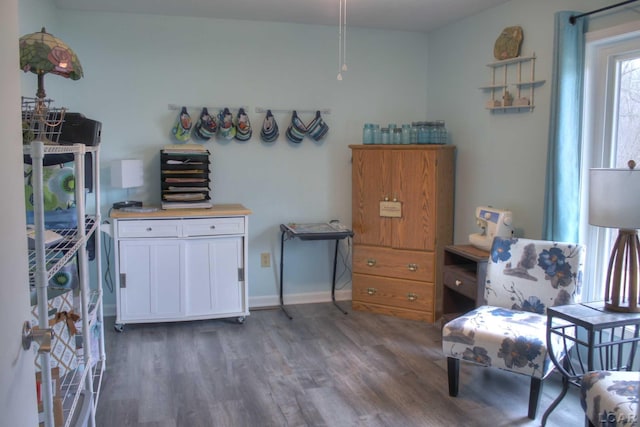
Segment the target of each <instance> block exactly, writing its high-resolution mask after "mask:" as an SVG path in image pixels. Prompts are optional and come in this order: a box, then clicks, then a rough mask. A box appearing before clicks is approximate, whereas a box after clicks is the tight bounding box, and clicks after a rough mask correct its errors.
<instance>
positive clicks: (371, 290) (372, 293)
mask: <svg viewBox="0 0 640 427" xmlns="http://www.w3.org/2000/svg"><path fill="white" fill-rule="evenodd" d="M367 293H368V294H369V295H375V294H376V288H367Z"/></svg>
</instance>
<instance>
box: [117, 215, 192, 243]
mask: <svg viewBox="0 0 640 427" xmlns="http://www.w3.org/2000/svg"><path fill="white" fill-rule="evenodd" d="M180 228H181V227H180V220H152V219H150V220H131V221H118V237H119V238H121V239H122V238H128V237H180Z"/></svg>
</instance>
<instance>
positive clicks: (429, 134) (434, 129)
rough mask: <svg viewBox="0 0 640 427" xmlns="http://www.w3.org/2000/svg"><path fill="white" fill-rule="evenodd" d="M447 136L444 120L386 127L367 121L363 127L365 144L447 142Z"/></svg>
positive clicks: (391, 124)
mask: <svg viewBox="0 0 640 427" xmlns="http://www.w3.org/2000/svg"><path fill="white" fill-rule="evenodd" d="M447 138H448V134H447V128H446V127H445V123H444V120H436V121H434V122H412V123H411V124H410V125H409V124H403V125H402V126H401V127H398V126H397V125H396V124H394V123H390V124H389V125H388V127H386V128H381V127H380V125H378V124H375V123H365V125H364V128H363V129H362V143H363V144H446V143H447Z"/></svg>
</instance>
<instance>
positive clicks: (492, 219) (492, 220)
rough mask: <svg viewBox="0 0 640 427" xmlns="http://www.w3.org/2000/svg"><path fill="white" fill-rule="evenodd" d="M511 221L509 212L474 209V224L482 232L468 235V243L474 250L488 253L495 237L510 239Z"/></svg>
mask: <svg viewBox="0 0 640 427" xmlns="http://www.w3.org/2000/svg"><path fill="white" fill-rule="evenodd" d="M511 221H512V218H511V211H508V210H503V209H494V208H492V207H490V206H479V207H477V208H476V223H477V224H478V226H479V227H481V228H482V232H481V233H474V234H470V235H469V242H470V243H471V244H472V245H473V246H475V247H476V248H479V249H484V250H485V251H488V250H490V249H491V243H492V242H493V238H494V237H495V236H499V237H511V235H512V234H513V227H512V225H511Z"/></svg>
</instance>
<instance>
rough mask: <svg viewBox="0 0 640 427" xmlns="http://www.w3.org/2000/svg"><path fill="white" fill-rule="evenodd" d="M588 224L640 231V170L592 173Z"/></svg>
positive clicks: (594, 170) (600, 170)
mask: <svg viewBox="0 0 640 427" xmlns="http://www.w3.org/2000/svg"><path fill="white" fill-rule="evenodd" d="M589 223H590V224H592V225H597V226H600V227H611V228H621V229H628V230H633V229H640V170H634V169H590V170H589Z"/></svg>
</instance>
